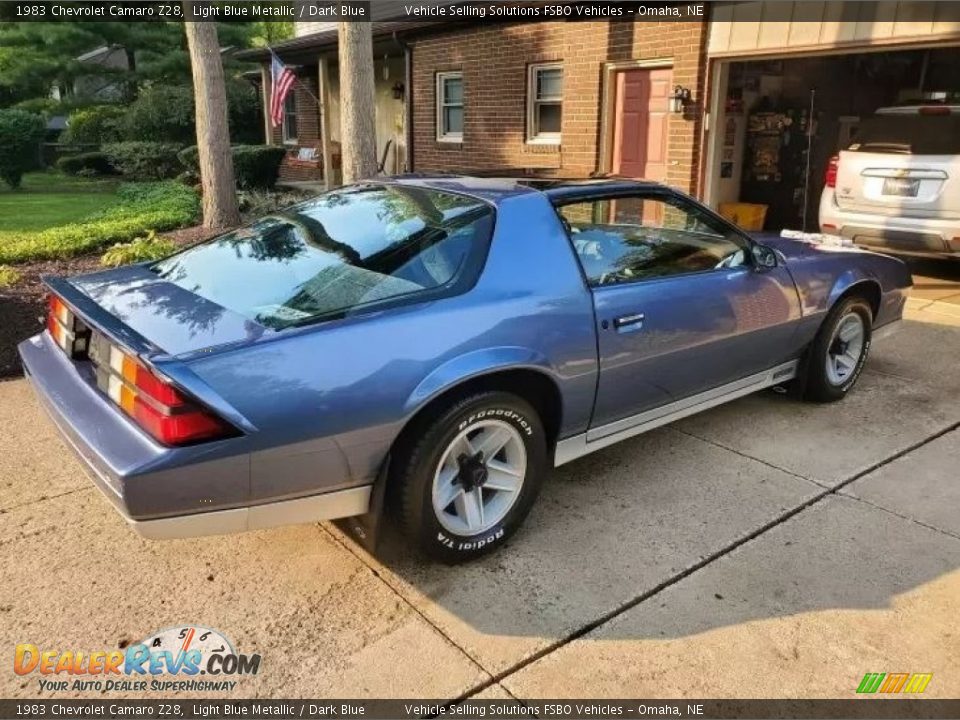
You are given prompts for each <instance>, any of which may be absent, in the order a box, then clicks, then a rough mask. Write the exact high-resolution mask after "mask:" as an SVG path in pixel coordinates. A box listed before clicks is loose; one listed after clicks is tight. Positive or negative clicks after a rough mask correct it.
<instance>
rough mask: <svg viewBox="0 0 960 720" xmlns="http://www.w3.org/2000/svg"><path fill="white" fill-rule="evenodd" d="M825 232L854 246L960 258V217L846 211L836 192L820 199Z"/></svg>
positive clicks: (831, 192) (826, 189)
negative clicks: (955, 218)
mask: <svg viewBox="0 0 960 720" xmlns="http://www.w3.org/2000/svg"><path fill="white" fill-rule="evenodd" d="M820 228H821V230H822V231H823V232H829V233H831V234H834V235H840V236H842V237H845V238H850V239H851V240H852V241H853V242H854V244H855V245H859V246H861V247H864V248H868V249H870V250H880V251H887V252H893V253H898V254H903V255H923V256H940V257H944V256H947V257H960V220H941V219H937V218H920V217H896V216H889V215H880V214H873V213H864V212H854V211H851V210H844V209H842V208H841V207H839V206H838V205H837V202H836V198H835V195H834V192H833V190H832V189H831V188H825V189H824V191H823V195H822V196H821V198H820Z"/></svg>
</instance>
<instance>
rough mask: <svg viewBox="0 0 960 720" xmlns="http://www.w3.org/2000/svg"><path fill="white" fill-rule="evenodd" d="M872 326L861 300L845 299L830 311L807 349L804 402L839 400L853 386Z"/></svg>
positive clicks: (860, 370) (871, 314)
mask: <svg viewBox="0 0 960 720" xmlns="http://www.w3.org/2000/svg"><path fill="white" fill-rule="evenodd" d="M872 325H873V313H872V312H871V309H870V305H869V304H868V303H867V301H866V300H864V299H863V298H860V297H849V298H847V299H845V300H843V301H841V302H840V303H839V304H838V305H837V306H836V307H834V308H833V310H831V311H830V314H829V315H828V316H827V319H826V320H825V321H824V323H823V325H822V326H821V328H820V331H819V332H818V333H817V337H816V338H815V339H814V341H813V344H812V345H811V346H810V355H809V357H808V358H807V378H806V387H805V392H804V396H805V397H806V398H807V399H809V400H814V401H816V402H832V401H835V400H840V399H841V398H843V397H844V396H845V395H846V394H847V392H848V391H849V390H850V388H852V387H853V386H854V385H855V384H856V382H857V379H858V378H859V377H860V373H861V372H862V370H863V366H864V364H865V363H866V361H867V356H868V354H869V352H870V338H871V328H872Z"/></svg>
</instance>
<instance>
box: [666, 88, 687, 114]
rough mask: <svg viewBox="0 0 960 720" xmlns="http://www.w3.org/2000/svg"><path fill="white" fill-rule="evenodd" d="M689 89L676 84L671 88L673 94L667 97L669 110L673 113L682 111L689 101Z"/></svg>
mask: <svg viewBox="0 0 960 720" xmlns="http://www.w3.org/2000/svg"><path fill="white" fill-rule="evenodd" d="M690 96H691V93H690V89H689V88H685V87H681V86H680V85H677V86H676V87H675V88H673V95H671V96H670V97H669V98H668V99H669V101H670V112H672V113H674V114H680V113H682V112H683V111H684V110H685V109H686V107H687V104H688V103H689V102H690Z"/></svg>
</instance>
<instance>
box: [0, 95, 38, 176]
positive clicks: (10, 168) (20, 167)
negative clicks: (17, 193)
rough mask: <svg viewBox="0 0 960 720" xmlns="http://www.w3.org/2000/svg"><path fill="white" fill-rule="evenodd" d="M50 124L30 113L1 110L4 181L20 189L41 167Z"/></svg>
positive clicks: (0, 164)
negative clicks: (39, 162) (29, 173)
mask: <svg viewBox="0 0 960 720" xmlns="http://www.w3.org/2000/svg"><path fill="white" fill-rule="evenodd" d="M45 130H46V123H44V122H43V118H41V117H40V116H39V115H34V114H33V113H29V112H27V111H26V110H16V109H13V110H0V180H3V181H4V182H5V183H7V185H9V186H10V187H12V188H14V189H16V188H18V187H20V179H21V178H22V177H23V174H24V173H25V172H26V171H27V170H32V169H33V168H34V167H35V166H36V164H37V157H38V149H39V147H40V141H41V140H43V134H44V132H45Z"/></svg>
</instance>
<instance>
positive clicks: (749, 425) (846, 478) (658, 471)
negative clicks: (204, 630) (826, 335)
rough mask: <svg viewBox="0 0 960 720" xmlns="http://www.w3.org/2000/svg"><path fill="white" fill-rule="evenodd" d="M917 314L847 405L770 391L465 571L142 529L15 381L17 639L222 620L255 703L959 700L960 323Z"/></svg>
mask: <svg viewBox="0 0 960 720" xmlns="http://www.w3.org/2000/svg"><path fill="white" fill-rule="evenodd" d="M905 325H906V327H905V328H904V329H903V331H902V332H901V333H900V334H898V335H895V336H894V337H892V338H890V339H888V340H885V341H884V342H883V343H878V344H876V345H875V346H874V348H873V356H872V358H871V360H870V362H869V363H868V365H867V371H866V372H865V373H864V375H863V376H862V378H861V382H860V384H859V385H858V387H857V389H856V390H855V391H853V392H852V394H851V395H850V396H849V397H848V398H847V399H846V400H844V401H843V402H842V403H839V404H834V405H829V406H817V405H807V404H802V403H799V402H796V401H794V400H791V399H789V398H787V397H784V396H780V395H776V394H774V393H762V394H760V395H756V396H752V397H749V398H746V399H744V400H741V401H738V402H736V403H734V404H732V405H728V406H726V407H721V408H717V409H716V410H713V411H711V412H709V413H707V414H705V415H701V416H697V417H693V418H689V419H687V420H684V421H682V422H680V423H678V424H675V425H672V426H670V427H666V428H662V429H660V430H658V431H655V432H653V433H650V434H648V435H645V436H642V437H640V438H637V439H635V440H632V441H628V442H625V443H622V444H620V445H617V446H614V447H612V448H610V449H608V450H606V451H602V452H599V453H597V454H595V455H593V456H591V457H587V458H584V459H582V460H580V461H577V462H575V463H572V464H570V465H568V466H565V467H563V468H561V469H559V470H557V471H556V472H555V473H554V475H553V477H552V479H551V480H550V481H549V482H548V483H547V484H546V486H545V488H544V492H543V494H542V496H541V499H540V501H539V503H538V504H537V506H536V508H535V509H534V512H533V513H532V515H531V517H530V519H529V521H528V523H527V526H526V528H525V529H524V530H523V531H522V532H521V533H520V534H519V535H518V536H517V537H516V538H515V539H514V540H513V541H512V543H511V544H510V546H509V547H508V548H506V549H505V550H504V551H502V552H500V553H498V554H496V555H493V556H491V557H488V558H486V559H484V560H482V561H480V562H478V563H474V564H472V565H469V566H466V567H458V568H449V567H443V566H437V565H432V564H425V563H423V562H420V561H418V560H416V559H415V558H412V557H411V556H410V555H409V554H408V553H407V552H406V550H405V548H404V547H403V546H402V543H401V541H400V540H399V538H396V537H395V536H394V535H392V534H391V535H388V538H387V541H386V542H385V547H384V550H383V552H382V553H381V557H379V558H378V559H374V558H371V557H370V556H368V555H367V554H366V553H364V552H363V551H362V550H360V549H358V548H357V547H356V546H354V545H353V544H352V543H351V542H350V541H349V540H347V539H345V538H344V537H343V536H341V535H340V533H339V532H338V531H337V530H336V529H335V528H333V527H332V526H327V525H322V526H301V527H295V528H283V529H278V530H272V531H264V532H260V533H254V534H248V535H241V536H231V537H219V538H207V539H199V540H191V541H187V540H184V541H171V542H162V543H151V542H147V541H143V540H140V539H139V538H138V537H137V536H135V535H134V534H133V533H132V532H130V531H129V530H128V529H127V528H126V527H125V525H124V524H123V522H122V520H121V519H120V518H119V517H117V516H116V514H115V513H114V512H113V510H112V509H111V508H110V507H109V506H108V505H107V503H106V501H105V500H104V499H102V498H101V497H100V496H99V493H98V492H97V491H95V490H94V489H92V487H91V485H90V483H89V481H88V480H87V479H86V477H85V476H84V475H83V474H82V472H81V471H80V469H79V467H78V465H77V463H76V462H75V461H74V460H73V459H72V457H70V456H69V455H68V454H67V453H66V451H65V450H63V448H62V446H61V445H60V443H59V440H57V439H56V437H55V435H54V433H53V431H52V430H51V428H50V427H49V425H48V424H47V422H46V420H45V419H44V418H42V417H41V414H40V411H39V410H38V408H37V406H36V404H35V403H34V401H33V399H32V397H31V395H30V392H29V389H28V388H27V387H26V385H25V384H24V382H23V381H11V382H5V383H0V428H2V435H0V508H2V512H0V648H6V652H8V653H10V655H12V648H13V646H14V645H15V644H16V643H21V642H31V643H34V644H37V645H40V646H44V647H46V648H50V649H88V650H96V649H113V648H116V647H118V646H120V645H125V644H127V643H129V642H132V641H138V640H139V639H142V638H144V637H146V636H148V635H150V634H152V633H154V632H155V631H156V630H158V629H161V628H166V627H171V626H176V625H180V624H184V623H195V624H201V625H205V626H209V627H214V628H217V629H219V630H221V631H222V632H223V633H224V634H226V635H227V636H229V637H230V638H231V639H232V640H233V641H234V644H235V646H236V647H237V649H238V650H240V651H241V652H248V653H249V652H259V653H261V654H262V656H263V665H262V669H261V672H260V674H259V675H257V676H256V677H253V678H244V679H242V680H241V681H240V686H239V687H238V689H237V690H236V692H235V693H234V695H235V696H236V697H257V696H299V697H324V696H326V697H337V696H340V697H345V696H355V697H391V696H404V697H432V698H440V699H455V698H462V697H467V696H473V695H482V696H484V697H508V696H509V694H512V695H514V696H517V697H556V696H580V697H584V696H603V695H607V696H634V697H638V696H646V697H712V696H717V697H726V696H738V697H798V696H828V697H852V696H853V691H854V690H855V689H856V686H857V685H858V684H859V682H860V679H861V678H862V677H863V675H864V673H866V672H932V673H934V678H933V680H932V681H931V683H930V685H929V687H928V689H927V691H926V693H925V695H926V696H931V697H957V696H960V675H958V674H957V672H956V668H957V667H960V520H958V517H960V514H958V513H957V512H956V508H957V507H960V483H957V481H956V478H957V471H956V468H957V467H958V466H960V430H958V429H957V428H958V423H960V402H958V401H960V373H958V372H957V369H958V362H957V358H958V357H960V315H958V316H953V315H952V314H950V313H944V312H939V311H938V308H935V307H927V306H926V304H923V305H920V306H917V304H916V303H914V304H912V306H911V310H910V312H909V319H908V321H907V322H906V323H905ZM94 694H96V693H94ZM0 695H3V696H6V697H9V696H17V697H36V696H38V695H42V693H40V692H39V690H38V685H37V676H36V675H32V676H26V677H19V676H16V675H14V674H13V673H12V672H10V671H9V669H8V671H5V672H2V673H0ZM61 697H63V696H62V695H61Z"/></svg>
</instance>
